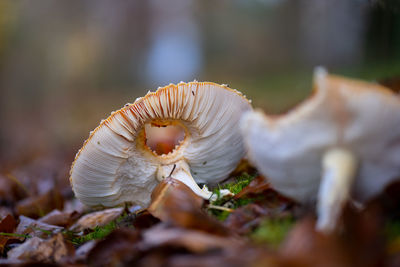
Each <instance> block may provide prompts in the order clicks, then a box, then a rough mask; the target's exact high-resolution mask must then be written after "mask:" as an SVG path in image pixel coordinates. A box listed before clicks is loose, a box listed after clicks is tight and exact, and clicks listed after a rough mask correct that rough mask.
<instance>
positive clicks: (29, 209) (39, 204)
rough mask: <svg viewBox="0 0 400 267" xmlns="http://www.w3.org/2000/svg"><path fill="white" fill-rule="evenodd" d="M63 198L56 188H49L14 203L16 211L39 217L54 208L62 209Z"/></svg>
mask: <svg viewBox="0 0 400 267" xmlns="http://www.w3.org/2000/svg"><path fill="white" fill-rule="evenodd" d="M63 207H64V198H63V197H62V195H61V194H60V192H59V191H58V190H50V191H48V192H47V193H45V194H43V195H40V196H33V197H29V198H25V199H23V200H21V201H19V202H18V203H17V205H16V208H15V209H16V212H17V213H18V214H20V215H24V216H27V217H31V218H39V217H42V216H44V215H46V214H47V213H49V212H50V211H52V210H54V209H60V210H62V209H63Z"/></svg>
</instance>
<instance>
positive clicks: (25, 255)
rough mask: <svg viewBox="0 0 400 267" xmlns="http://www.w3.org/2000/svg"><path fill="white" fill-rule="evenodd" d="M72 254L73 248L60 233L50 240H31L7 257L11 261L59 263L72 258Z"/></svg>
mask: <svg viewBox="0 0 400 267" xmlns="http://www.w3.org/2000/svg"><path fill="white" fill-rule="evenodd" d="M71 252H72V251H71V247H70V246H68V245H67V244H66V243H65V241H64V238H63V236H62V234H60V233H59V234H57V235H55V236H53V237H52V238H50V239H48V240H43V239H40V238H38V237H33V238H30V239H28V240H27V241H26V242H25V243H23V244H22V245H20V246H18V247H16V248H14V249H12V250H10V251H9V252H8V253H7V256H8V258H9V259H18V260H26V261H34V262H46V263H59V262H61V261H62V260H63V259H64V258H65V257H67V256H70V255H71Z"/></svg>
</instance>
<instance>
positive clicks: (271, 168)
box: [240, 68, 400, 233]
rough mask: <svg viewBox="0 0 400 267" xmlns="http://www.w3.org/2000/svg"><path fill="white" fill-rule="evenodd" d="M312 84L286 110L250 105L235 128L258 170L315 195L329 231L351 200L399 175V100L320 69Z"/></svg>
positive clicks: (286, 187)
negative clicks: (297, 102)
mask: <svg viewBox="0 0 400 267" xmlns="http://www.w3.org/2000/svg"><path fill="white" fill-rule="evenodd" d="M314 87H315V92H314V94H313V95H312V96H311V97H310V98H309V99H308V100H307V101H305V102H304V103H303V104H301V105H300V106H298V107H297V108H295V109H294V110H292V111H290V112H289V113H288V114H286V115H278V116H270V115H265V114H263V113H262V112H261V111H250V112H247V113H246V114H245V115H244V116H243V118H242V120H241V123H240V125H241V126H240V127H241V130H242V134H243V136H244V140H245V144H246V146H247V147H248V149H249V157H250V159H251V161H252V162H253V163H254V164H255V165H256V166H257V167H258V169H259V170H260V172H261V173H263V174H264V175H265V176H267V177H268V178H269V180H270V182H271V184H272V185H273V187H274V188H275V189H276V190H277V191H279V192H281V193H282V194H284V195H286V196H288V197H291V198H292V199H295V200H297V201H299V202H301V203H313V202H315V201H317V215H318V220H317V225H316V228H317V229H318V230H320V231H322V232H326V233H329V232H332V231H333V230H334V229H335V226H336V224H337V220H338V217H339V216H340V213H341V209H342V207H343V205H344V204H345V203H346V202H347V200H348V199H349V198H351V200H355V201H357V202H359V203H365V202H366V201H367V200H369V199H371V198H372V197H373V196H375V195H377V194H378V193H379V192H381V191H382V190H383V188H384V187H385V186H386V185H388V184H389V183H390V182H392V181H393V180H395V179H396V178H399V177H400V98H399V97H398V96H397V95H396V94H394V93H393V92H392V91H390V90H389V89H388V88H385V87H383V86H380V85H377V84H372V83H366V82H363V81H358V80H353V79H347V78H343V77H339V76H334V75H328V74H327V73H326V71H325V70H324V69H322V68H317V69H316V71H315V73H314Z"/></svg>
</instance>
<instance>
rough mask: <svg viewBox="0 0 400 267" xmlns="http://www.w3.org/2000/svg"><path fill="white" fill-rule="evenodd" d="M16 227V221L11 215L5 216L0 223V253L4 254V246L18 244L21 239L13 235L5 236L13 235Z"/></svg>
mask: <svg viewBox="0 0 400 267" xmlns="http://www.w3.org/2000/svg"><path fill="white" fill-rule="evenodd" d="M16 226H17V221H16V220H15V219H14V217H13V216H12V215H10V214H9V215H7V216H6V217H5V218H3V219H2V220H1V221H0V253H1V254H2V253H3V252H4V248H5V246H6V245H8V244H11V243H15V242H20V241H22V240H23V238H19V237H17V236H13V235H6V234H7V233H13V232H14V229H15V227H16Z"/></svg>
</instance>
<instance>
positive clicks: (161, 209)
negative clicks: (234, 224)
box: [147, 178, 229, 235]
mask: <svg viewBox="0 0 400 267" xmlns="http://www.w3.org/2000/svg"><path fill="white" fill-rule="evenodd" d="M203 203H204V200H203V199H202V198H201V197H199V196H198V195H196V194H195V193H194V192H193V191H192V190H191V189H190V188H189V187H188V186H186V185H185V184H183V183H182V182H180V181H178V180H176V179H173V178H166V179H164V180H163V181H162V182H161V183H160V184H158V185H157V187H156V188H155V189H154V191H153V193H152V202H151V204H150V206H149V208H148V209H147V210H148V211H149V212H150V213H151V214H152V215H153V216H154V217H157V218H159V219H160V220H161V221H164V222H168V223H171V224H173V225H176V226H179V227H184V228H190V229H197V230H201V231H205V232H210V233H214V234H218V235H229V230H228V229H227V228H225V227H224V226H223V225H222V224H220V223H219V222H218V221H217V220H216V219H214V218H212V217H210V216H208V215H207V214H206V213H205V212H204V211H203V210H202V206H203Z"/></svg>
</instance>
